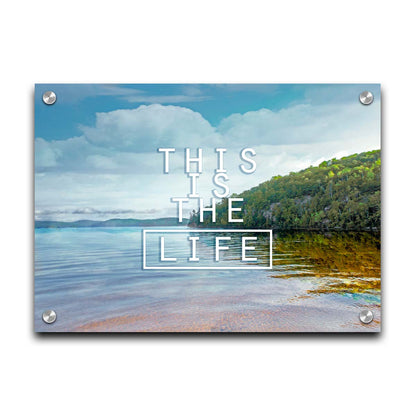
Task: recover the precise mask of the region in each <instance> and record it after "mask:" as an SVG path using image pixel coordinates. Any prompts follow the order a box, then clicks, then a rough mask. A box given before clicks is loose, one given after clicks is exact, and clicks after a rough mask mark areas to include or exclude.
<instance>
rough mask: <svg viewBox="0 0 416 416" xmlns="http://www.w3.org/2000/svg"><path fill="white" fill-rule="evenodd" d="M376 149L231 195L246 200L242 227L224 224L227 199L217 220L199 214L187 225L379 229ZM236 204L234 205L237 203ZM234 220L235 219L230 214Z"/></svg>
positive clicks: (243, 204) (377, 153) (276, 178)
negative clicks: (202, 221) (213, 220)
mask: <svg viewBox="0 0 416 416" xmlns="http://www.w3.org/2000/svg"><path fill="white" fill-rule="evenodd" d="M380 171H381V162H380V150H373V151H371V152H365V153H360V154H353V155H351V156H347V157H343V158H341V159H332V160H328V161H326V162H322V163H321V164H320V165H319V166H316V167H309V168H307V169H304V170H302V171H300V172H297V173H290V174H289V175H286V176H274V177H273V178H272V179H270V180H269V181H267V182H264V183H262V184H260V185H258V186H256V187H254V188H252V189H250V190H247V191H245V192H243V193H241V194H239V195H235V194H234V195H232V197H241V198H244V202H243V203H242V209H243V211H242V213H243V214H242V215H243V216H242V217H243V219H244V222H243V223H231V224H228V222H227V199H224V200H222V202H221V203H220V204H218V205H217V221H216V223H214V224H212V223H211V218H210V216H209V215H206V220H205V221H204V223H199V212H194V213H193V215H191V218H190V221H189V226H190V227H222V228H226V227H233V228H273V229H277V230H279V229H281V230H290V229H340V230H369V229H380V217H381V212H380V188H381V181H380ZM235 206H238V205H237V203H236V204H235ZM234 216H235V217H236V215H234Z"/></svg>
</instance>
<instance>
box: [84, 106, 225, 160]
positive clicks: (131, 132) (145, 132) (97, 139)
mask: <svg viewBox="0 0 416 416" xmlns="http://www.w3.org/2000/svg"><path fill="white" fill-rule="evenodd" d="M82 131H83V132H84V135H85V138H86V140H87V141H89V142H90V143H92V144H94V145H96V146H101V147H106V148H107V149H113V150H120V151H127V152H138V153H142V152H154V151H155V148H157V147H161V146H162V147H163V146H168V147H171V146H173V145H174V146H178V147H192V146H194V147H195V146H200V145H203V144H206V143H211V144H212V145H213V146H215V145H216V144H219V143H220V140H219V139H220V137H219V135H218V133H217V132H216V131H215V128H214V127H212V126H211V125H210V123H209V122H208V121H207V120H205V119H204V118H203V117H202V116H201V114H199V113H197V112H195V111H192V110H190V109H188V108H184V107H177V106H171V105H169V106H163V105H160V104H152V105H148V106H146V105H141V106H140V107H139V108H136V109H134V110H116V111H111V112H109V113H97V119H96V125H95V126H94V127H87V126H82Z"/></svg>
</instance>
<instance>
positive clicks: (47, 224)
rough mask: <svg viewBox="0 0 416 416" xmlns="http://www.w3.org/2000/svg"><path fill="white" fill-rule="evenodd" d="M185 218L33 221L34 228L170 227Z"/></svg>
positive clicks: (184, 221)
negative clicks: (179, 219)
mask: <svg viewBox="0 0 416 416" xmlns="http://www.w3.org/2000/svg"><path fill="white" fill-rule="evenodd" d="M186 224H187V220H185V219H184V220H183V223H179V222H178V219H177V218H175V217H167V218H157V219H150V220H136V219H133V218H128V219H121V218H114V219H111V220H106V221H92V220H80V221H73V222H63V221H35V228H83V227H152V226H163V227H172V226H178V225H186Z"/></svg>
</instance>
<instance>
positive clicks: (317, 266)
mask: <svg viewBox="0 0 416 416" xmlns="http://www.w3.org/2000/svg"><path fill="white" fill-rule="evenodd" d="M185 231H186V230H185ZM141 236H142V229H140V228H134V227H126V228H122V227H120V228H108V229H107V228H67V229H37V230H36V235H35V244H36V256H35V273H36V280H35V316H41V315H42V312H43V311H44V310H45V309H50V308H52V307H53V308H55V309H57V310H59V315H58V319H57V321H56V322H55V323H54V325H53V326H45V324H43V323H42V322H41V321H40V320H35V329H36V330H42V331H48V330H50V331H104V332H107V331H117V332H120V331H127V332H130V331H162V332H171V331H179V332H183V331H185V332H188V331H189V332H201V331H203V332H206V331H208V332H211V331H215V332H227V331H237V332H280V331H282V332H286V331H300V332H309V331H312V332H313V331H317V332H322V331H329V332H331V331H336V332H344V331H346V332H349V331H353V332H355V331H377V330H379V327H380V318H379V317H380V245H379V243H380V240H379V236H377V235H374V234H371V233H358V232H349V233H327V234H326V233H306V232H296V233H293V234H292V233H289V234H283V235H279V234H278V233H277V234H276V235H275V237H274V240H273V269H272V270H267V271H263V270H253V271H251V270H241V271H236V270H200V271H198V272H197V273H195V271H194V270H192V271H189V270H160V271H158V270H149V271H148V272H146V270H142V269H141V264H140V258H141V254H142V253H141V250H142V249H141V246H142V244H141ZM179 245H180V246H179V247H178V250H179V249H184V247H183V246H181V242H179ZM186 249H188V247H186ZM236 251H238V250H237V248H236ZM171 254H173V255H177V254H178V253H177V252H175V251H172V252H171ZM364 307H371V309H372V310H373V311H374V312H375V319H374V321H373V322H372V323H371V324H370V325H365V326H364V325H362V324H360V322H359V321H358V320H357V310H360V308H364Z"/></svg>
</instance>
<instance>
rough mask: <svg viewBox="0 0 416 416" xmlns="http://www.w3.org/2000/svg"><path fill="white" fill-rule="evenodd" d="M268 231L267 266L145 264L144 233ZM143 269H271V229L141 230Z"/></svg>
mask: <svg viewBox="0 0 416 416" xmlns="http://www.w3.org/2000/svg"><path fill="white" fill-rule="evenodd" d="M218 232H223V233H269V241H270V243H269V250H270V263H269V266H242V267H239V266H231V267H220V266H201V267H198V266H195V267H194V266H192V267H191V266H186V267H181V266H172V267H169V266H167V267H160V266H146V233H218ZM142 240H143V270H259V269H261V270H271V269H272V268H273V251H272V248H273V245H272V243H273V230H224V229H220V230H143V233H142Z"/></svg>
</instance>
